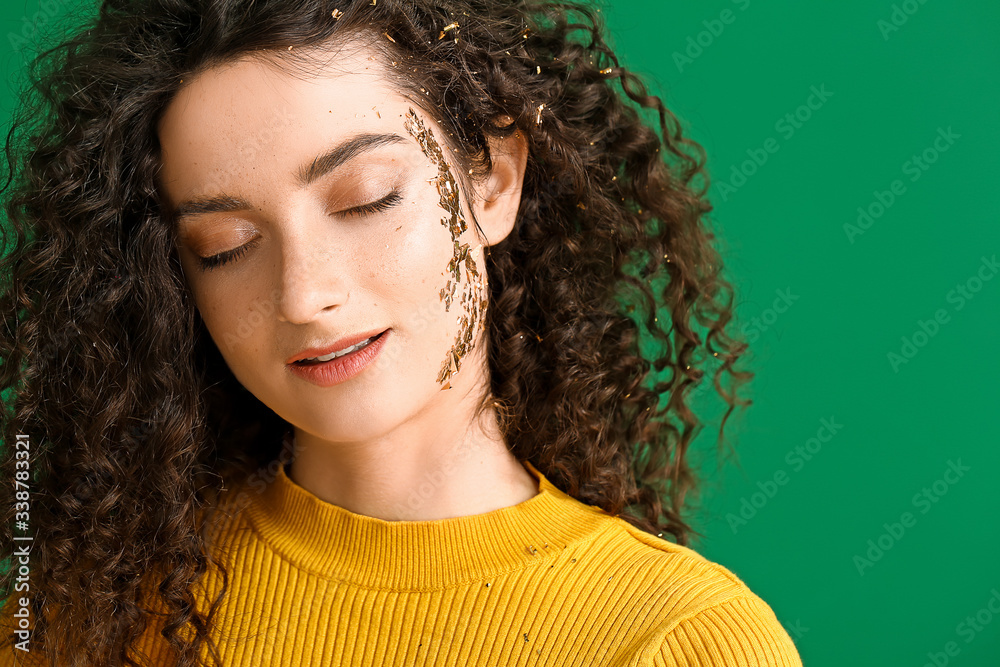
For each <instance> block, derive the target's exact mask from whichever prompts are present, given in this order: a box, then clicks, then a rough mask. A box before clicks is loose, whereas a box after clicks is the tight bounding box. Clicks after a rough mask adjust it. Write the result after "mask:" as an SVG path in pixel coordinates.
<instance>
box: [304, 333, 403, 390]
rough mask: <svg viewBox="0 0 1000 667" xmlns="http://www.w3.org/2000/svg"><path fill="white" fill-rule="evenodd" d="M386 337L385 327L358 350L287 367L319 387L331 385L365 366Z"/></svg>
mask: <svg viewBox="0 0 1000 667" xmlns="http://www.w3.org/2000/svg"><path fill="white" fill-rule="evenodd" d="M388 337H389V329H386V330H385V331H384V332H382V335H381V336H379V337H378V338H376V339H375V340H373V341H372V342H370V343H368V344H367V345H365V346H364V347H363V348H361V349H360V350H354V351H353V352H348V353H347V354H345V355H344V356H342V357H337V358H336V359H331V360H330V361H324V362H323V363H321V364H308V365H302V364H288V369H289V370H290V371H291V372H292V373H294V374H295V375H297V376H299V377H300V378H302V379H303V380H305V381H307V382H312V383H313V384H315V385H318V386H320V387H332V386H334V385H336V384H340V383H341V382H346V381H347V380H350V379H351V378H352V377H354V376H355V375H358V374H359V373H361V371H363V370H364V369H365V368H367V367H368V364H370V363H371V362H372V361H374V360H375V357H377V356H378V353H379V352H380V351H381V350H382V348H383V347H384V346H385V339H386V338H388Z"/></svg>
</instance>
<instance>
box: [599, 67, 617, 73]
mask: <svg viewBox="0 0 1000 667" xmlns="http://www.w3.org/2000/svg"><path fill="white" fill-rule="evenodd" d="M614 71H615V68H614V67H605V68H604V69H602V70H601V74H611V73H612V72H614Z"/></svg>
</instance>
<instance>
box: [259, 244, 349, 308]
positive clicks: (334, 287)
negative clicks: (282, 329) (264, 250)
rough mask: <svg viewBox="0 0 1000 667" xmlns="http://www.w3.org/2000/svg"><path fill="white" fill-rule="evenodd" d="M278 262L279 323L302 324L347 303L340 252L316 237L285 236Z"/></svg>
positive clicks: (347, 295)
mask: <svg viewBox="0 0 1000 667" xmlns="http://www.w3.org/2000/svg"><path fill="white" fill-rule="evenodd" d="M278 262H279V266H278V281H279V284H278V289H277V291H276V294H277V296H278V304H277V317H278V319H279V320H280V321H282V322H290V323H292V324H303V323H305V322H310V321H312V320H314V319H316V318H317V317H318V316H320V315H321V314H322V313H325V312H329V311H332V310H334V309H336V308H338V307H339V306H341V305H343V304H344V303H346V302H347V299H348V297H349V295H350V291H349V289H348V279H347V276H346V273H345V271H344V267H345V265H346V263H345V262H344V261H343V257H342V253H339V252H336V251H335V250H334V249H332V248H330V247H329V246H328V245H327V244H325V243H323V242H322V241H321V240H319V241H318V240H317V238H316V236H314V235H310V234H297V235H295V236H286V237H285V238H284V239H282V244H281V252H280V254H279V259H278Z"/></svg>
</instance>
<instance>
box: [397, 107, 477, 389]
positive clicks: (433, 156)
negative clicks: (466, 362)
mask: <svg viewBox="0 0 1000 667" xmlns="http://www.w3.org/2000/svg"><path fill="white" fill-rule="evenodd" d="M405 126H406V130H407V132H409V133H410V135H411V136H413V138H414V139H416V140H417V143H418V144H420V149H421V150H422V151H423V152H424V155H426V156H427V157H428V158H429V159H430V160H431V162H432V163H434V164H435V165H436V166H437V168H438V175H437V178H435V179H431V180H433V181H435V182H436V183H437V190H438V194H439V195H440V197H441V200H440V205H441V208H443V209H444V210H445V212H446V213H447V214H448V215H447V216H446V217H444V218H442V219H441V224H442V225H444V226H445V227H447V229H448V232H449V233H450V234H451V241H452V245H453V247H454V253H453V255H452V258H451V261H449V262H448V267H447V272H448V273H449V274H450V276H451V277H450V278H449V279H448V283H447V284H446V285H445V287H444V288H442V289H441V292H440V295H441V301H443V302H444V309H445V312H449V311H450V309H451V304H452V303H453V302H454V300H455V294H456V292H457V291H458V288H459V287H460V286H461V288H462V293H461V297H460V299H459V305H460V306H461V307H462V314H461V315H460V316H459V317H458V324H459V332H458V335H457V336H456V337H455V343H454V344H453V345H452V346H451V349H450V350H448V354H447V356H446V358H445V360H444V363H443V364H442V366H441V372H440V373H439V374H438V378H437V381H438V383H441V384H443V386H442V387H441V388H442V389H450V388H451V377H452V376H453V375H454V374H455V373H457V372H458V371H459V369H461V367H462V359H463V358H464V357H465V355H466V354H468V353H469V351H470V350H471V349H472V346H473V344H474V343H475V336H476V332H477V331H479V330H481V329H484V328H485V326H486V319H485V317H486V307H487V304H488V303H489V299H488V298H487V294H488V284H487V279H486V271H480V270H479V267H478V266H477V265H476V260H475V253H476V252H478V251H479V249H480V248H482V245H477V246H476V247H475V248H472V249H470V248H469V244H468V243H464V244H459V238H460V237H461V235H462V233H463V232H465V230H466V229H468V224H467V223H466V221H465V216H464V215H463V213H462V207H461V201H460V199H459V196H458V183H456V182H455V178H454V176H452V173H451V169H449V168H448V163H447V162H445V159H444V153H442V151H441V147H440V146H439V145H438V143H437V141H436V140H435V139H434V134H433V133H432V132H431V130H430V129H428V128H427V127H426V126H425V125H424V123H423V121H421V120H420V118H419V117H418V116H417V114H416V112H415V111H414V110H413V109H412V108H411V109H409V112H408V113H407V115H406V122H405ZM463 266H464V267H465V280H464V281H463V280H462V267H463Z"/></svg>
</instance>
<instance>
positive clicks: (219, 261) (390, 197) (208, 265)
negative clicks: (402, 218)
mask: <svg viewBox="0 0 1000 667" xmlns="http://www.w3.org/2000/svg"><path fill="white" fill-rule="evenodd" d="M402 201H403V196H402V195H401V194H400V192H399V190H393V191H392V192H390V193H389V194H387V195H386V196H385V197H382V199H379V200H378V201H374V202H371V203H368V204H362V205H361V206H355V207H354V208H349V209H345V210H343V211H338V212H337V215H346V216H355V215H356V216H365V215H372V214H375V213H380V212H382V211H385V210H386V209H390V208H392V207H393V206H396V205H397V204H399V203H400V202H402ZM259 242H260V237H259V236H258V237H257V238H255V239H253V240H252V241H250V242H249V243H246V244H244V245H241V246H240V247H239V248H234V249H232V250H226V251H225V252H220V253H218V254H216V255H211V256H209V257H199V258H198V263H199V264H200V266H201V268H202V270H205V271H208V270H211V269H214V268H216V267H219V266H223V265H224V264H228V263H230V262H233V261H235V260H237V259H239V258H240V257H242V256H243V255H245V254H246V253H247V252H249V251H250V250H251V249H253V248H254V247H255V246H256V245H257V244H258V243H259Z"/></svg>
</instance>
